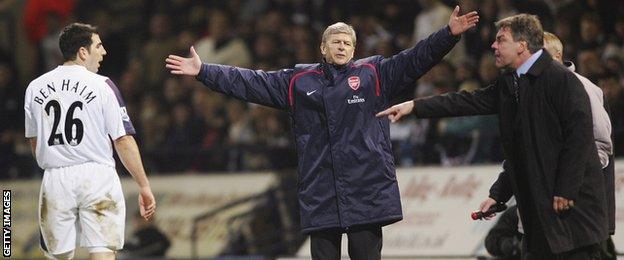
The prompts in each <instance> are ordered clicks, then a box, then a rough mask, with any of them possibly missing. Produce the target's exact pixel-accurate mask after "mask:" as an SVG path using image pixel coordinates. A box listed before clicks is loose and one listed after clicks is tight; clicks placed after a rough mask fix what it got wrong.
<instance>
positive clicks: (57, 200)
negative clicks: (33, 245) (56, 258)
mask: <svg viewBox="0 0 624 260" xmlns="http://www.w3.org/2000/svg"><path fill="white" fill-rule="evenodd" d="M125 216H126V204H125V201H124V196H123V193H122V190H121V183H120V182H119V176H117V172H116V171H115V169H114V168H112V167H110V166H106V165H103V164H98V163H85V164H80V165H74V166H68V167H61V168H53V169H47V170H45V173H44V175H43V181H42V183H41V192H40V194H39V227H40V229H41V237H42V241H41V248H42V249H43V250H44V251H46V252H47V253H48V254H54V255H56V254H62V253H65V252H68V251H71V250H74V249H75V248H76V245H77V244H78V242H80V243H79V245H80V246H81V247H107V248H111V249H113V250H119V249H121V248H122V247H123V243H124V228H125ZM78 236H79V237H78ZM78 238H79V239H80V240H78Z"/></svg>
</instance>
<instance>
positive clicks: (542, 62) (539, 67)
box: [526, 49, 552, 77]
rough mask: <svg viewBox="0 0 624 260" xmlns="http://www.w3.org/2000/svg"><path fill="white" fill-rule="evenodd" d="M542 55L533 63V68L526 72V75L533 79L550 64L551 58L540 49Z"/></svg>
mask: <svg viewBox="0 0 624 260" xmlns="http://www.w3.org/2000/svg"><path fill="white" fill-rule="evenodd" d="M542 50H543V51H542V55H540V57H539V58H538V59H537V61H535V63H533V66H531V68H530V69H529V71H527V73H526V74H529V75H531V76H533V77H537V76H539V75H540V74H542V72H543V71H544V70H545V69H546V68H547V67H548V66H549V65H550V64H551V63H552V57H551V56H550V54H548V52H547V51H545V50H544V49H542Z"/></svg>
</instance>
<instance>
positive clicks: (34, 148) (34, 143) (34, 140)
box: [28, 137, 37, 158]
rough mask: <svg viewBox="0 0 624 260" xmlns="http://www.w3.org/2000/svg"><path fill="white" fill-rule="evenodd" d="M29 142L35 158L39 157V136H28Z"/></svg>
mask: <svg viewBox="0 0 624 260" xmlns="http://www.w3.org/2000/svg"><path fill="white" fill-rule="evenodd" d="M28 142H29V143H30V152H31V153H32V156H33V158H36V157H37V137H33V138H28Z"/></svg>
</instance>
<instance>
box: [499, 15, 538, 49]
mask: <svg viewBox="0 0 624 260" xmlns="http://www.w3.org/2000/svg"><path fill="white" fill-rule="evenodd" d="M494 25H496V29H499V30H500V29H503V28H508V29H510V30H511V36H512V37H513V40H514V41H516V42H517V41H525V42H526V43H527V45H528V46H527V47H528V49H529V51H531V53H535V52H537V51H539V50H540V49H541V48H542V47H543V46H544V30H543V29H542V23H540V20H539V18H538V17H537V16H536V15H530V14H517V15H514V16H510V17H507V18H504V19H502V20H500V21H498V22H496V23H494Z"/></svg>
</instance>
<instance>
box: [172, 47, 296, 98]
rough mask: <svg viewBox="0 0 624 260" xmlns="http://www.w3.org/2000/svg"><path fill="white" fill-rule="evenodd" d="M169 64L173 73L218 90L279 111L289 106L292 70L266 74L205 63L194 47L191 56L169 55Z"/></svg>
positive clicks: (259, 71)
mask: <svg viewBox="0 0 624 260" xmlns="http://www.w3.org/2000/svg"><path fill="white" fill-rule="evenodd" d="M165 62H166V63H167V64H166V65H165V67H167V68H168V69H170V70H171V73H172V74H176V75H188V76H195V78H196V79H197V80H199V81H201V82H202V83H204V85H206V86H207V87H208V88H210V89H212V90H214V91H217V92H221V93H223V94H226V95H228V96H232V97H235V98H238V99H241V100H243V101H247V102H252V103H257V104H261V105H265V106H270V107H274V108H278V109H285V108H287V107H288V88H289V81H290V79H291V76H292V72H293V70H292V69H284V70H279V71H272V72H264V71H261V70H250V69H244V68H238V67H233V66H226V65H219V64H205V63H203V64H202V62H201V60H200V58H199V56H198V55H197V53H196V52H195V49H194V48H193V47H191V57H189V58H184V57H180V56H177V55H169V57H167V59H166V60H165Z"/></svg>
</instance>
